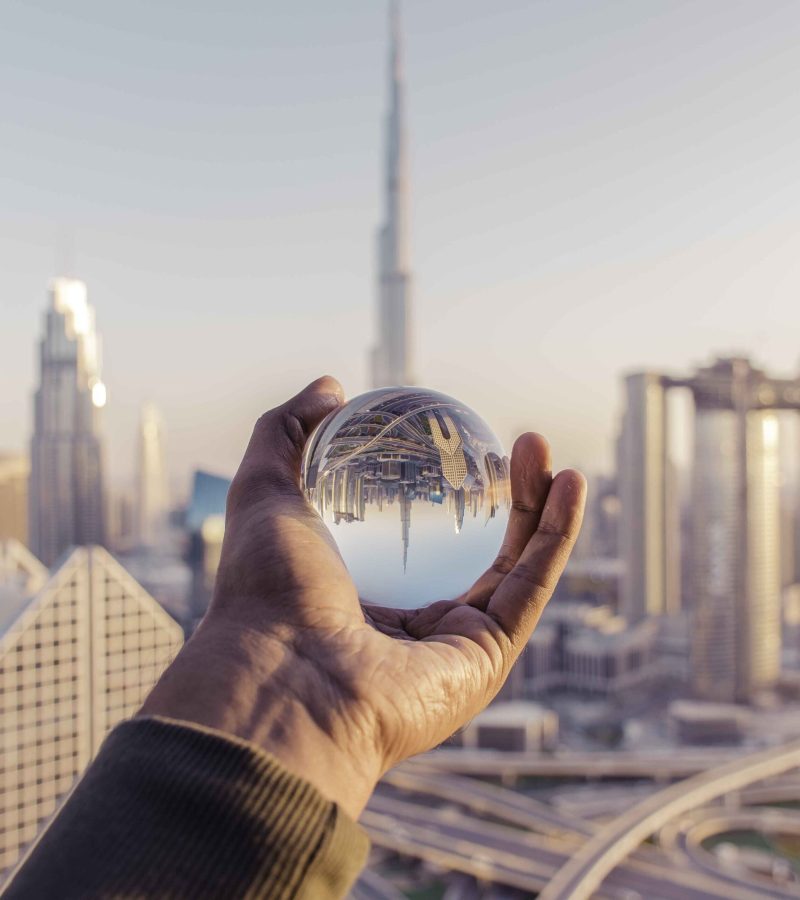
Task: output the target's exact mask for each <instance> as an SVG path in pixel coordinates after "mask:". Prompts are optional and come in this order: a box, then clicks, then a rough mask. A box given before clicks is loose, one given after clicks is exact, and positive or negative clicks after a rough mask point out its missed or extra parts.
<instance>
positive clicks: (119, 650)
mask: <svg viewBox="0 0 800 900" xmlns="http://www.w3.org/2000/svg"><path fill="white" fill-rule="evenodd" d="M389 35H390V47H389V59H388V99H387V116H386V123H385V134H384V138H385V153H384V157H383V178H384V181H383V196H382V208H383V214H384V218H383V221H382V224H381V225H380V227H379V229H378V242H377V244H378V250H377V264H376V270H377V272H376V285H375V295H376V297H375V300H376V302H375V305H376V322H377V340H376V342H375V345H374V346H373V347H372V349H371V350H370V351H369V358H368V368H369V371H370V379H371V388H372V389H373V390H377V389H379V388H387V387H389V386H400V385H416V386H419V387H418V388H416V387H415V388H414V390H415V391H418V393H416V394H414V395H412V396H413V397H414V398H415V400H414V403H412V404H411V407H410V408H409V406H408V405H407V404H408V403H409V401H408V395H405V394H399V395H398V394H395V393H394V392H392V391H387V392H386V394H385V396H384V395H381V399H380V404H379V405H378V406H377V407H376V406H375V404H374V403H373V405H371V406H370V407H369V410H368V414H364V415H362V416H361V417H360V418H359V416H354V417H353V418H351V419H350V420H348V421H347V422H346V423H344V426H342V423H338V426H339V427H340V428H341V427H344V429H345V437H339V438H338V439H337V441H335V442H331V443H329V444H327V446H326V447H325V448H324V449H325V454H324V456H322V457H321V458H320V457H318V456H317V455H315V454H316V452H317V450H318V449H319V447H318V446H317V445H316V444H314V443H313V442H314V440H317V441H319V440H320V435H319V433H317V435H315V436H314V438H312V443H311V444H310V445H309V446H308V447H307V450H306V463H307V465H308V469H307V471H306V483H305V487H306V490H307V496H308V498H309V500H310V501H311V503H312V505H313V506H314V507H315V508H316V509H317V510H318V511H319V513H320V514H321V515H322V516H323V518H324V519H326V520H327V519H330V520H331V523H332V524H335V525H336V526H337V527H339V526H340V523H342V525H346V524H347V523H352V522H358V521H366V520H368V519H369V510H370V508H371V507H372V508H375V509H382V508H383V506H384V505H386V506H387V507H391V509H392V510H393V511H394V510H396V546H397V550H398V555H400V554H402V559H403V563H404V566H405V564H406V561H407V559H408V557H409V555H410V554H413V552H414V520H413V512H414V510H415V509H417V508H419V505H420V504H424V505H425V506H427V507H431V508H435V509H436V510H442V511H443V512H444V513H446V515H447V518H448V527H449V528H451V529H453V530H454V531H455V532H459V531H461V529H462V528H469V527H471V526H470V520H471V519H474V520H475V522H478V521H479V522H480V524H481V526H483V524H484V523H485V522H486V521H487V520H489V519H491V518H493V517H494V516H495V514H496V512H497V511H498V510H499V509H500V508H501V507H503V508H507V507H508V505H509V502H510V495H509V493H508V478H509V463H508V457H507V456H505V454H504V453H503V450H502V448H501V447H500V445H499V444H498V443H497V442H496V441H495V439H494V437H493V435H492V433H491V432H488V433H484V432H483V431H482V429H484V428H485V427H486V426H485V425H484V423H483V422H482V420H480V419H478V418H477V416H475V414H474V413H471V412H470V410H469V408H466V407H464V408H457V407H454V406H453V405H452V403H453V402H454V401H450V399H449V398H447V397H444V396H443V395H440V394H436V393H434V392H433V391H429V390H427V389H426V388H423V387H422V385H426V386H427V387H433V386H432V385H427V383H426V379H425V372H424V371H422V370H420V369H418V368H417V363H416V361H415V359H414V356H413V352H412V347H413V335H414V330H415V328H417V327H421V326H420V323H421V322H424V318H425V315H424V309H422V308H421V305H420V304H417V305H416V306H413V305H412V278H411V268H410V250H409V242H408V230H409V216H408V202H409V200H408V194H409V190H410V186H409V183H408V181H409V179H408V161H407V152H408V149H407V143H408V142H407V136H406V119H405V91H406V81H405V70H404V65H403V29H402V24H401V21H400V10H399V4H396V3H393V4H392V5H391V10H390V21H389ZM365 242H366V241H365ZM91 289H92V286H91V285H90V284H87V283H84V281H82V280H81V279H80V278H78V277H77V276H75V275H73V274H69V273H68V274H57V275H55V276H54V277H53V278H52V280H51V281H50V283H49V286H48V287H47V295H46V298H45V296H44V286H43V296H42V302H41V303H39V307H40V312H41V313H42V315H41V327H40V340H39V344H38V347H37V348H36V354H37V355H36V359H37V365H36V372H37V382H36V384H35V385H31V386H29V385H20V384H13V385H12V384H7V385H6V386H5V390H6V391H24V392H28V394H30V402H31V411H32V412H31V422H32V432H31V434H30V443H29V446H28V447H27V448H25V449H23V448H19V447H18V448H9V449H8V450H4V451H3V452H2V453H1V454H0V734H1V735H2V747H3V752H2V761H0V825H1V827H0V890H1V889H2V883H3V882H4V881H6V880H7V879H8V878H9V876H10V875H11V874H12V873H13V871H14V869H15V868H16V866H17V865H18V864H19V862H20V861H21V860H22V859H23V858H24V855H25V853H26V852H27V851H28V849H29V848H30V847H31V846H32V844H33V842H34V841H35V839H36V837H37V835H38V834H40V833H41V831H42V830H43V829H44V828H45V827H46V825H47V823H48V822H49V821H50V820H51V819H52V817H53V815H54V814H55V812H56V811H57V810H58V809H59V807H60V805H61V804H62V802H63V801H64V799H65V798H66V797H67V795H68V793H69V792H70V790H71V789H72V787H73V786H74V784H75V783H76V780H77V779H78V778H79V777H80V775H81V773H82V772H83V771H84V769H85V768H86V766H87V765H88V763H89V762H90V761H91V759H92V758H93V756H94V755H95V753H96V752H97V750H98V748H99V746H100V744H101V743H102V741H103V739H104V737H105V735H106V734H107V733H108V731H109V730H110V729H111V728H113V727H114V725H116V724H117V723H119V722H120V721H122V720H124V719H125V718H128V717H130V716H131V715H133V714H134V713H135V712H136V710H137V709H138V707H139V706H140V705H141V703H142V701H143V699H144V698H145V696H146V695H147V694H148V692H149V690H150V689H151V688H152V686H153V685H154V684H155V682H156V681H157V680H158V678H159V676H160V674H161V673H162V672H163V671H164V669H165V668H166V666H167V665H168V664H169V663H170V661H171V660H172V659H173V658H174V656H175V654H176V653H177V652H178V650H179V649H180V648H181V646H182V645H183V643H184V641H185V640H187V639H188V638H189V637H190V636H191V634H192V632H193V631H194V629H195V628H196V627H197V625H198V623H199V622H200V620H201V619H202V617H203V615H204V613H205V611H206V609H207V608H208V604H209V602H210V599H211V596H212V593H213V588H214V580H215V574H216V570H217V566H218V563H219V559H220V553H221V546H222V540H223V536H224V523H225V502H226V496H227V492H228V488H229V486H230V479H231V478H232V476H233V473H232V472H211V471H207V470H205V469H200V468H198V469H196V470H194V471H191V472H186V473H184V476H185V478H184V480H185V481H186V483H187V484H188V489H187V490H186V492H185V495H182V496H179V497H176V496H174V495H172V496H171V491H170V484H169V471H170V466H169V461H168V454H167V449H166V448H167V440H168V435H169V427H170V423H169V421H167V420H166V419H165V418H164V417H163V416H162V414H161V412H160V411H159V407H158V397H155V398H154V402H153V403H148V404H147V405H145V406H143V407H142V409H141V413H140V422H139V427H138V431H137V434H136V435H135V436H134V435H131V436H130V437H131V446H132V447H133V448H134V455H135V470H136V475H135V479H134V483H132V484H129V485H127V486H125V487H124V488H121V487H120V486H119V485H118V484H114V485H113V487H112V482H111V479H110V478H109V465H110V462H111V464H112V465H113V461H109V459H108V454H107V452H106V443H107V430H106V426H105V423H104V417H105V414H106V412H107V408H108V405H109V404H111V403H113V390H111V389H109V390H107V388H106V383H105V380H104V365H103V353H102V352H101V346H102V345H101V340H100V335H101V332H102V321H103V309H102V304H101V303H100V302H99V301H98V303H97V305H96V307H95V305H94V304H93V303H92V302H90V291H91ZM91 296H93V295H91ZM351 341H352V338H351ZM32 349H33V348H32ZM103 350H104V351H105V353H106V354H107V355H112V354H113V353H114V348H113V347H110V346H107V345H105V346H103ZM365 350H366V347H363V348H360V351H359V352H364V351H365ZM618 375H619V398H620V404H621V409H622V416H621V418H620V419H619V421H618V422H616V423H615V432H616V442H615V445H614V448H613V453H612V458H613V460H614V464H613V467H612V468H611V469H609V470H607V471H593V472H589V473H588V476H589V500H588V506H587V511H586V517H585V520H584V526H583V531H582V534H581V537H580V539H579V541H578V544H577V547H576V549H575V552H574V554H573V557H572V558H571V560H570V562H569V564H568V566H567V569H566V571H565V573H564V576H563V577H562V579H561V581H560V582H559V585H558V587H557V588H556V592H555V594H554V596H553V599H552V600H551V601H550V604H549V606H548V607H547V609H546V611H545V612H544V614H543V616H542V619H541V622H540V623H539V625H538V626H537V628H536V630H535V631H534V633H533V635H532V637H531V638H530V640H529V642H528V645H527V648H526V650H525V652H524V653H523V655H522V657H521V658H520V659H519V661H518V662H517V663H516V665H515V666H514V668H513V670H512V672H511V675H510V676H509V678H508V680H507V681H506V683H505V685H504V686H503V688H502V690H501V692H500V694H499V695H498V696H497V697H496V698H495V699H494V700H493V701H492V703H491V704H490V705H489V706H488V707H487V708H486V709H485V710H484V711H483V712H482V713H480V714H479V715H478V716H477V717H476V718H475V719H474V720H473V721H472V722H470V723H469V724H468V725H467V726H466V727H465V728H464V729H463V730H461V731H460V732H458V733H457V734H455V735H453V736H452V737H451V738H450V739H449V740H448V741H447V742H446V743H445V744H443V745H442V746H440V747H438V748H436V749H434V750H432V751H431V752H429V753H427V754H424V755H423V756H420V757H416V758H413V759H411V760H409V761H407V762H405V763H403V764H401V765H400V766H399V767H397V768H395V769H393V770H391V771H389V772H388V773H387V774H386V775H385V776H384V778H383V780H382V781H381V783H380V785H379V787H378V789H377V791H376V792H375V794H374V796H373V797H372V799H371V801H370V803H369V805H368V807H367V809H366V811H365V812H364V814H363V816H362V818H361V820H360V821H361V823H362V825H363V826H364V828H365V829H366V830H367V832H368V834H369V836H370V839H371V841H372V850H371V855H370V861H369V865H368V868H367V869H366V870H365V871H364V873H363V874H362V875H361V877H360V878H359V880H358V882H357V884H356V886H355V887H354V889H353V892H352V894H351V896H352V897H353V898H354V900H381V898H383V900H400V898H403V897H406V898H414V900H462V898H463V900H501V898H507V900H513V898H525V897H540V898H542V900H581V898H589V897H600V898H619V900H673V898H674V900H713V898H720V900H721V898H725V900H756V898H766V897H775V898H788V897H800V501H799V496H800V495H798V488H797V485H796V484H795V483H794V482H793V480H792V478H791V477H788V476H787V473H786V469H787V459H788V458H789V457H791V456H796V454H797V451H798V449H800V445H798V446H797V447H791V448H790V450H789V451H787V449H786V447H787V439H786V435H789V436H792V435H794V434H795V432H794V430H793V429H794V423H795V420H796V417H797V414H798V413H800V373H799V374H798V375H797V376H796V377H787V376H786V375H785V373H778V372H772V371H771V369H770V368H769V367H762V365H761V361H760V360H756V359H755V358H751V356H749V355H747V354H744V353H743V354H742V355H734V354H732V353H729V352H727V351H723V350H718V348H716V347H714V346H709V347H708V349H707V357H706V359H705V361H703V362H702V364H699V365H697V366H696V367H693V368H692V369H691V370H687V371H678V370H671V369H669V370H668V369H666V368H664V370H662V367H661V366H660V365H657V366H654V367H653V368H652V369H640V370H638V371H620V372H619V373H618ZM368 396H371V395H368ZM676 398H677V400H678V401H679V402H677V403H676ZM376 408H377V409H378V413H376V411H375V410H376ZM487 420H488V421H491V419H490V418H489V417H488V416H487ZM677 432H680V433H681V434H684V433H690V434H691V455H690V456H689V457H688V458H687V459H685V460H676V459H675V454H674V452H673V449H674V446H675V434H676V433H677ZM339 433H340V434H341V431H340V432H339ZM322 436H323V437H324V436H325V435H324V434H323V435H322ZM4 440H5V435H3V434H2V433H1V432H0V444H2V442H3V441H4ZM334 531H335V529H334ZM497 549H499V548H497ZM464 587H465V589H466V587H467V586H466V585H465V586H464Z"/></svg>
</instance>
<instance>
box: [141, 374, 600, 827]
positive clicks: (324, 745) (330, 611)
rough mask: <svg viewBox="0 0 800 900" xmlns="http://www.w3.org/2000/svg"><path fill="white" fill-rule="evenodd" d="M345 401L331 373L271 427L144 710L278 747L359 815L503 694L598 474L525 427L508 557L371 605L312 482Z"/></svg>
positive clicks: (263, 431)
mask: <svg viewBox="0 0 800 900" xmlns="http://www.w3.org/2000/svg"><path fill="white" fill-rule="evenodd" d="M341 402H342V391H341V388H340V386H339V384H338V383H337V382H336V381H334V380H333V379H332V378H327V377H326V378H320V379H318V380H317V381H315V382H314V383H313V384H311V385H309V386H308V387H307V388H306V389H305V390H304V391H302V392H301V393H300V394H298V395H297V396H296V397H294V398H293V399H291V400H289V401H288V402H287V403H285V404H284V405H283V406H279V407H277V408H276V409H274V410H272V411H270V412H268V413H266V414H265V415H264V416H262V417H261V419H259V421H258V423H257V424H256V427H255V430H254V432H253V436H252V438H251V440H250V444H249V446H248V448H247V452H246V453H245V456H244V459H243V460H242V464H241V466H240V467H239V471H238V472H237V473H236V477H235V478H234V480H233V484H232V485H231V489H230V492H229V495H228V508H227V516H226V529H225V540H224V543H223V548H222V558H221V562H220V567H219V571H218V574H217V582H216V588H215V593H214V599H213V602H212V604H211V608H210V610H209V612H208V614H207V615H206V617H205V619H204V620H203V622H202V624H201V625H200V627H199V628H198V630H197V632H196V633H195V635H194V636H193V638H192V639H191V640H190V641H189V642H188V643H187V645H186V646H185V647H184V649H183V650H182V651H181V653H180V654H179V656H178V657H177V659H176V660H175V662H174V663H173V665H172V666H171V668H170V669H169V670H168V671H167V672H166V673H165V675H164V676H163V678H162V679H161V681H160V682H159V684H158V685H157V686H156V688H155V689H154V691H153V693H152V694H151V696H150V697H149V698H148V700H147V702H146V703H145V706H144V708H143V710H142V714H150V715H166V716H171V717H173V718H178V719H184V720H188V721H191V722H197V723H200V724H203V725H207V726H211V727H214V728H217V729H220V730H222V731H225V732H228V733H230V734H233V735H236V736H238V737H240V738H244V739H246V740H249V741H252V742H254V743H256V744H259V745H261V746H262V747H263V748H265V749H267V750H268V751H270V752H271V753H272V754H274V755H275V756H277V757H278V758H279V759H280V760H281V762H282V763H283V764H284V765H285V766H287V767H288V768H289V769H290V770H292V771H294V772H295V773H296V774H298V775H300V776H302V777H304V778H306V779H307V780H308V781H311V782H312V783H313V784H315V785H316V786H317V787H318V789H319V790H320V791H322V793H323V794H325V795H327V796H328V797H329V798H331V799H333V800H335V801H337V802H338V803H339V804H340V805H341V806H342V807H343V808H344V809H345V810H347V812H349V813H350V814H351V815H352V816H353V817H357V816H358V814H359V813H360V812H361V810H362V809H363V807H364V805H365V804H366V802H367V800H368V799H369V796H370V794H371V792H372V790H373V788H374V786H375V784H376V783H377V781H378V779H379V778H380V777H381V775H382V774H383V773H384V772H385V771H386V770H387V769H389V768H390V767H391V766H393V765H395V764H396V763H398V762H400V761H401V760H403V759H405V758H406V757H408V756H412V755H414V754H416V753H421V752H422V751H424V750H428V749H430V748H431V747H434V746H436V745H437V744H439V743H441V742H442V741H443V740H445V739H446V738H447V737H449V736H450V735H451V734H452V733H453V732H454V731H455V730H456V729H458V728H459V727H461V726H462V725H464V724H465V723H466V722H468V721H469V720H470V719H471V718H472V717H473V716H474V715H475V714H476V713H478V712H479V711H480V710H481V709H482V708H483V707H484V706H485V705H486V704H487V703H488V702H489V701H490V700H491V699H492V697H494V695H495V694H496V693H497V691H498V690H499V689H500V687H501V686H502V684H503V681H504V680H505V678H506V676H507V675H508V673H509V671H510V669H511V666H512V665H513V663H514V661H515V660H516V659H517V657H518V656H519V654H520V652H521V651H522V650H523V649H524V647H525V644H526V642H527V640H528V638H529V637H530V634H531V632H532V631H533V629H534V626H535V625H536V622H537V621H538V619H539V616H540V615H541V613H542V610H543V609H544V606H545V604H546V603H547V601H548V600H549V598H550V595H551V594H552V592H553V588H554V587H555V585H556V582H557V580H558V578H559V576H560V575H561V572H562V571H563V569H564V565H565V564H566V561H567V558H568V556H569V553H570V550H571V548H572V545H573V544H574V541H575V538H576V537H577V534H578V530H579V528H580V523H581V518H582V515H583V505H584V497H585V481H584V479H583V476H582V475H580V473H578V472H575V471H570V470H567V471H564V472H561V473H560V474H558V475H557V476H556V477H555V478H552V476H551V473H550V452H549V448H548V445H547V443H546V441H545V440H544V439H543V438H542V437H540V436H538V435H535V434H526V435H523V436H522V437H520V438H519V439H518V440H517V442H516V443H515V445H514V450H513V453H512V456H511V487H512V498H513V507H512V510H511V516H510V519H509V522H508V528H507V531H506V535H505V539H504V542H503V545H502V547H501V548H500V552H499V555H498V556H497V559H496V560H495V562H494V563H493V564H492V566H491V567H490V569H489V570H488V571H487V572H486V573H485V574H484V575H482V576H481V577H480V578H479V579H478V581H477V582H476V583H475V584H474V585H473V586H472V588H471V589H470V590H469V591H468V592H467V593H466V594H465V595H464V596H462V597H460V598H458V599H457V600H452V601H441V602H439V603H435V604H433V605H432V606H429V607H427V608H423V609H418V610H397V609H384V608H381V607H374V606H369V605H367V604H364V605H362V604H361V603H360V602H359V597H358V593H357V591H356V588H355V585H354V584H353V582H352V581H351V579H350V576H349V575H348V572H347V569H346V568H345V566H344V563H343V562H342V559H341V557H340V556H339V553H338V551H337V548H336V545H335V543H334V541H333V538H332V537H331V535H330V533H329V532H328V530H327V528H326V527H325V525H324V524H323V522H322V520H321V519H320V518H319V516H318V515H317V513H316V512H315V510H314V509H313V508H312V507H311V506H310V505H309V504H308V503H307V502H306V500H305V498H304V496H303V494H302V492H301V490H300V486H299V480H300V461H301V456H302V452H303V447H304V445H305V443H306V440H307V439H308V436H309V434H310V433H311V431H312V430H313V429H314V427H315V426H316V425H317V424H318V423H319V422H320V421H321V420H322V419H323V418H324V416H325V415H326V414H327V413H329V412H330V411H331V410H333V409H335V408H336V407H337V406H338V405H339V404H340V403H341Z"/></svg>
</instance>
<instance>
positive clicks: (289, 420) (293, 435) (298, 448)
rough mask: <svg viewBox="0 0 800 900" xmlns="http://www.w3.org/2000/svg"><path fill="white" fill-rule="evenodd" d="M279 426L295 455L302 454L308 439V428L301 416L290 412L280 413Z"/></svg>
mask: <svg viewBox="0 0 800 900" xmlns="http://www.w3.org/2000/svg"><path fill="white" fill-rule="evenodd" d="M281 426H282V428H283V431H284V433H285V434H286V437H287V438H288V439H289V442H290V445H291V449H292V450H293V451H294V452H295V453H302V452H303V449H304V448H305V446H306V440H307V439H308V426H307V425H306V423H305V421H304V420H303V419H302V417H301V416H298V415H297V413H294V412H292V411H291V410H288V409H287V410H284V411H283V412H282V413H281Z"/></svg>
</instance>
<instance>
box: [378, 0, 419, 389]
mask: <svg viewBox="0 0 800 900" xmlns="http://www.w3.org/2000/svg"><path fill="white" fill-rule="evenodd" d="M389 20H390V31H391V50H390V54H389V110H388V112H387V116H386V160H385V166H386V168H385V179H386V180H385V183H384V191H385V194H384V204H385V206H384V216H385V218H384V222H383V224H382V225H381V227H380V228H379V230H378V342H377V345H376V346H375V347H374V348H373V350H372V385H373V387H382V386H385V385H397V384H409V383H410V382H411V380H412V379H411V374H410V356H411V354H410V347H409V344H410V332H411V321H410V320H411V311H410V287H411V277H410V274H409V271H408V234H407V228H408V224H407V223H408V184H407V181H408V178H407V160H406V135H405V82H404V73H403V49H402V36H401V27H400V9H399V0H392V2H391V4H390V7H389Z"/></svg>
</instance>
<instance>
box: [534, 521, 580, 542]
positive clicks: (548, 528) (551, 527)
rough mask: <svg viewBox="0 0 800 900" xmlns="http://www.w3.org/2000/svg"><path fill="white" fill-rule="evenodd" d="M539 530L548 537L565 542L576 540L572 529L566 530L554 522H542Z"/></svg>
mask: <svg viewBox="0 0 800 900" xmlns="http://www.w3.org/2000/svg"><path fill="white" fill-rule="evenodd" d="M537 532H538V533H539V534H543V535H545V536H546V537H550V538H555V539H556V540H558V541H560V542H563V543H565V544H573V543H574V542H575V535H574V534H573V533H572V532H571V531H565V530H564V529H563V528H559V527H558V526H557V525H555V524H553V523H552V522H540V523H539V527H538V529H537Z"/></svg>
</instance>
